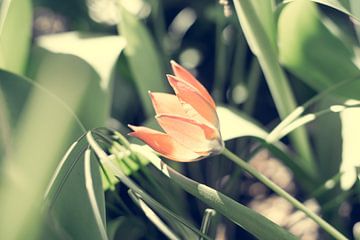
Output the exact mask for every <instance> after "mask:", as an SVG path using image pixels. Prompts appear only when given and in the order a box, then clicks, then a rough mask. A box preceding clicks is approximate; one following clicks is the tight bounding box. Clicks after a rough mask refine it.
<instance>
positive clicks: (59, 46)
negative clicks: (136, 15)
mask: <svg viewBox="0 0 360 240" xmlns="http://www.w3.org/2000/svg"><path fill="white" fill-rule="evenodd" d="M37 42H38V45H39V46H41V47H42V48H45V49H47V50H49V51H51V52H53V53H65V54H71V55H74V56H77V57H79V58H81V59H83V60H84V61H86V62H87V63H88V64H89V65H91V66H92V67H93V68H94V70H95V71H96V72H97V74H98V75H99V76H100V79H101V87H103V88H104V89H108V88H109V84H110V82H111V81H110V80H111V77H112V76H111V75H112V71H113V70H114V69H113V68H114V65H115V62H116V60H117V58H118V57H119V53H120V52H121V50H122V49H123V48H124V47H125V39H124V38H123V37H120V36H109V35H99V34H90V33H82V32H67V33H60V34H53V35H47V36H44V37H41V38H39V39H38V40H37Z"/></svg>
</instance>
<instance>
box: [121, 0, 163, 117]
mask: <svg viewBox="0 0 360 240" xmlns="http://www.w3.org/2000/svg"><path fill="white" fill-rule="evenodd" d="M119 11H120V23H119V25H118V29H119V33H120V35H121V36H122V37H124V38H125V39H126V48H125V55H126V57H127V59H128V62H129V67H130V69H131V72H132V75H133V79H134V81H135V85H136V87H137V90H138V93H139V96H140V98H141V102H142V104H143V106H144V110H145V112H146V114H147V115H148V116H151V115H153V109H152V105H151V101H150V100H149V96H148V91H149V90H151V91H156V92H157V91H159V92H166V87H165V86H166V85H165V81H164V79H165V75H164V74H163V70H162V66H161V64H160V60H159V54H158V53H157V51H156V46H155V43H154V41H153V39H152V37H151V35H150V34H149V32H148V30H147V29H146V28H145V27H144V25H143V24H142V23H141V22H140V20H139V19H137V18H136V17H135V16H134V15H132V14H131V13H130V12H128V11H127V10H126V8H125V7H123V6H122V5H121V4H120V6H119Z"/></svg>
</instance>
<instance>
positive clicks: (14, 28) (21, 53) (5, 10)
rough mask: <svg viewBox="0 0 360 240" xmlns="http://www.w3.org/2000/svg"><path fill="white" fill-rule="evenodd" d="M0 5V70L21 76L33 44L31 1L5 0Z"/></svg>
mask: <svg viewBox="0 0 360 240" xmlns="http://www.w3.org/2000/svg"><path fill="white" fill-rule="evenodd" d="M0 4H1V9H0V68H1V69H5V70H9V71H11V72H14V73H18V74H21V73H23V72H24V71H25V68H26V64H27V58H28V52H29V47H30V42H31V30H32V25H31V23H32V6H31V1H30V0H3V1H1V3H0Z"/></svg>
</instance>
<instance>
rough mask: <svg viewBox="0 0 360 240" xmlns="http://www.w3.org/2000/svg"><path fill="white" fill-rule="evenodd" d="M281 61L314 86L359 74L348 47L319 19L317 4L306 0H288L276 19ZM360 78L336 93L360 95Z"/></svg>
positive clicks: (318, 86)
mask: <svg viewBox="0 0 360 240" xmlns="http://www.w3.org/2000/svg"><path fill="white" fill-rule="evenodd" d="M278 41H279V54H280V61H281V62H282V63H283V65H284V66H286V67H287V68H288V69H289V70H290V71H291V72H293V73H294V74H295V75H297V76H298V77H299V78H300V79H301V80H303V81H304V82H305V83H307V84H308V85H309V86H311V87H312V88H314V89H315V90H318V91H322V90H324V89H327V88H328V87H330V86H332V85H334V84H336V83H338V82H340V81H343V80H346V79H351V78H354V77H355V76H358V75H359V74H360V72H359V69H358V68H357V67H356V66H355V64H354V63H353V61H352V59H353V53H352V50H351V48H350V47H347V46H345V45H344V43H343V42H341V41H340V40H339V39H338V38H336V37H335V36H334V35H333V34H332V33H331V32H330V31H329V30H328V29H327V28H326V27H325V25H324V24H323V23H322V22H321V20H320V15H319V12H318V10H317V8H316V5H315V4H314V3H312V2H311V1H309V0H298V1H294V2H291V3H289V4H287V5H286V6H285V7H284V8H283V10H282V11H281V13H280V17H279V22H278ZM359 91H360V81H354V82H353V83H352V84H349V85H347V86H346V87H342V88H340V89H339V90H337V91H336V94H337V95H340V96H343V97H346V98H355V99H358V98H359V94H358V93H359Z"/></svg>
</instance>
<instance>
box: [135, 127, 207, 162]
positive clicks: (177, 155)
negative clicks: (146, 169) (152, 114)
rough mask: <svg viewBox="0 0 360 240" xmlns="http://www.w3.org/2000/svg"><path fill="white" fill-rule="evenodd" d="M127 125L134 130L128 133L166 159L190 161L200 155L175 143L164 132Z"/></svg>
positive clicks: (198, 157) (197, 158)
mask: <svg viewBox="0 0 360 240" xmlns="http://www.w3.org/2000/svg"><path fill="white" fill-rule="evenodd" d="M128 126H129V127H130V128H131V129H132V130H133V131H134V132H131V133H129V135H130V136H134V137H137V138H139V139H140V140H142V141H143V142H145V143H146V144H147V145H149V146H150V147H151V148H152V149H154V150H155V151H156V152H158V153H159V154H161V155H163V156H164V157H166V158H168V159H171V160H174V161H177V162H192V161H196V160H199V159H200V158H201V157H202V156H201V155H200V154H197V153H195V152H192V151H191V150H189V149H187V148H186V147H184V146H182V145H181V144H179V143H177V142H176V141H175V140H174V139H173V138H172V137H170V136H169V135H167V134H165V133H162V132H159V131H156V130H153V129H150V128H147V127H141V126H140V127H136V126H132V125H128Z"/></svg>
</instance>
